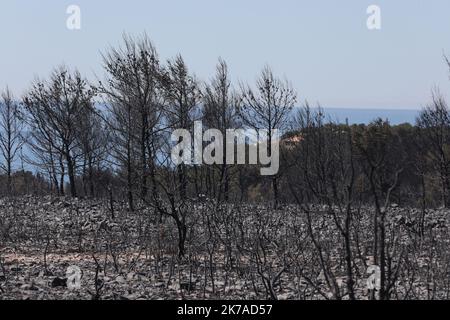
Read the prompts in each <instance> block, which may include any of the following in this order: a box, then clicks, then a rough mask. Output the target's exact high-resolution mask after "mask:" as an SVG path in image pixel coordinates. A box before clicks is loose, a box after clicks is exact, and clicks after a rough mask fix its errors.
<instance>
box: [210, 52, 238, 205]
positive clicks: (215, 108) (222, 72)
mask: <svg viewBox="0 0 450 320" xmlns="http://www.w3.org/2000/svg"><path fill="white" fill-rule="evenodd" d="M237 104H238V98H237V94H236V93H235V92H234V91H233V89H232V88H231V81H230V79H229V74H228V66H227V64H226V62H225V61H224V60H222V59H219V62H218V64H217V66H216V74H215V77H214V78H213V79H212V80H211V82H210V83H208V84H207V85H206V86H205V89H204V95H203V121H204V123H205V124H206V126H208V127H209V128H214V129H219V130H220V131H221V132H222V133H223V134H225V132H226V130H227V129H234V128H236V127H237V126H238V123H237V116H236V107H237ZM223 148H224V150H223V156H224V159H223V163H222V164H221V165H220V167H219V176H220V187H219V193H218V196H217V198H218V199H219V201H221V200H224V201H228V200H229V189H230V175H231V172H230V171H231V166H230V164H227V163H226V154H227V144H224V145H223ZM208 173H209V171H208Z"/></svg>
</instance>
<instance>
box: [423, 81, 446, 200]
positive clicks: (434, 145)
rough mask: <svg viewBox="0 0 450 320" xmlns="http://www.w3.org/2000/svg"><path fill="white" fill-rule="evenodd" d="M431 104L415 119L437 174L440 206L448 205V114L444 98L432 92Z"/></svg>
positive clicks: (437, 92) (436, 92)
mask: <svg viewBox="0 0 450 320" xmlns="http://www.w3.org/2000/svg"><path fill="white" fill-rule="evenodd" d="M432 97H433V102H432V103H431V104H430V105H428V106H427V107H425V108H424V109H423V110H422V112H421V113H420V115H419V117H418V118H417V126H418V128H419V129H422V130H420V133H421V135H422V137H423V138H424V140H425V141H426V142H427V144H428V148H427V149H428V150H429V156H430V157H431V160H432V165H433V167H434V170H435V171H436V172H437V173H438V175H439V179H440V186H441V198H442V205H443V206H444V207H448V206H449V205H450V195H449V188H450V159H449V155H448V151H447V146H448V144H449V143H450V112H449V108H448V105H447V102H446V101H445V99H444V97H443V96H442V95H441V94H440V93H439V91H438V90H435V91H433V94H432Z"/></svg>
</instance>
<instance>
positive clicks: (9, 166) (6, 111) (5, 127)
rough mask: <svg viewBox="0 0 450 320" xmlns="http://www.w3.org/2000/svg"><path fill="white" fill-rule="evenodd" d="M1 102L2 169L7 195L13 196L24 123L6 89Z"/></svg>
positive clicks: (15, 102) (0, 143) (17, 106)
mask: <svg viewBox="0 0 450 320" xmlns="http://www.w3.org/2000/svg"><path fill="white" fill-rule="evenodd" d="M1 98H2V101H1V102H0V153H1V156H2V159H3V161H2V162H0V168H1V169H2V170H3V171H4V172H5V173H6V176H7V185H6V188H7V193H8V194H9V195H10V194H12V172H13V166H14V162H15V161H16V160H17V156H18V152H19V151H20V150H21V148H22V146H23V144H24V137H23V129H24V123H23V119H22V115H21V114H20V113H21V112H20V108H19V104H18V102H17V101H15V100H14V97H13V96H12V93H11V91H10V90H9V89H8V88H6V90H5V91H4V92H3V93H2V97H1Z"/></svg>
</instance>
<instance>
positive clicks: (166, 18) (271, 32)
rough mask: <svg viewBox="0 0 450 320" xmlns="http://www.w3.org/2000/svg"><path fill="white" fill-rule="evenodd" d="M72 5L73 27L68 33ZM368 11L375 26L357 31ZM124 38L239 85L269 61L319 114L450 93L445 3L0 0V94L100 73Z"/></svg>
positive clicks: (202, 74)
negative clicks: (221, 62)
mask: <svg viewBox="0 0 450 320" xmlns="http://www.w3.org/2000/svg"><path fill="white" fill-rule="evenodd" d="M71 4H76V5H79V6H80V8H81V12H82V29H81V30H80V31H70V30H68V29H67V28H66V19H67V17H68V15H67V14H66V8H67V6H68V5H71ZM371 4H376V5H379V6H380V8H381V14H382V29H381V30H379V31H369V30H368V29H367V28H366V19H367V14H366V9H367V7H368V6H369V5H371ZM123 31H126V32H129V33H132V34H139V33H142V32H143V31H146V32H147V33H148V35H149V36H150V37H151V38H152V40H153V41H154V43H155V45H156V46H157V48H158V51H159V53H160V57H161V59H162V60H166V59H168V58H171V57H173V56H174V55H176V54H178V53H181V54H182V55H183V57H184V58H185V60H186V62H187V63H188V64H189V66H190V67H191V69H192V70H193V71H194V72H195V73H196V75H197V76H198V77H199V78H200V79H202V80H207V79H208V78H209V77H210V76H211V75H212V74H213V72H214V66H215V63H216V61H217V58H218V57H219V56H221V57H223V58H224V59H225V60H226V61H227V62H228V64H229V67H230V69H231V73H232V78H233V80H235V81H236V82H237V81H238V80H242V81H249V82H253V81H254V79H255V77H256V75H257V74H258V72H259V70H260V69H261V68H262V67H263V66H264V64H266V63H267V64H270V65H271V66H272V67H273V69H274V71H275V72H276V73H278V74H279V75H281V76H286V77H287V78H288V79H290V80H291V81H292V83H293V85H294V86H295V88H296V89H297V90H298V92H299V97H300V99H301V100H304V99H308V100H309V101H310V102H312V103H315V102H317V101H320V103H321V104H322V105H324V106H326V107H348V108H383V109H396V108H407V109H414V108H420V107H421V106H423V105H424V104H426V103H427V102H428V101H429V99H430V91H431V89H432V88H433V87H434V86H439V87H440V88H441V91H442V92H443V93H444V94H445V93H446V92H450V80H449V73H448V70H447V68H446V66H445V64H444V62H443V58H442V55H443V52H447V53H448V54H449V55H450V1H448V0H432V1H424V0H395V1H393V0H370V1H366V0H342V1H336V0H315V1H313V0H310V1H303V0H277V1H275V0H272V1H268V0H226V1H225V0H165V1H148V0H142V1H139V0H128V1H111V0H110V1H106V0H90V1H88V0H71V1H59V0H58V1H55V0H53V1H52V0H39V1H29V0H2V3H1V5H0V34H1V41H2V45H1V50H0V87H5V86H6V85H9V86H10V88H11V89H12V90H13V91H14V93H15V94H16V95H18V96H20V95H21V94H23V93H24V90H26V88H27V86H28V85H29V84H30V82H31V80H32V79H33V78H34V77H35V76H37V75H38V76H47V75H48V74H49V72H50V70H51V69H52V67H54V66H56V65H58V64H61V63H66V64H68V65H70V66H76V67H78V68H79V69H80V71H81V72H83V73H84V74H85V75H86V76H87V77H88V78H90V79H93V78H94V76H93V75H94V74H98V75H100V76H101V74H102V70H101V67H100V63H101V57H100V52H101V51H104V50H105V49H106V48H107V47H108V46H109V45H117V44H118V43H119V42H120V39H121V34H122V32H123Z"/></svg>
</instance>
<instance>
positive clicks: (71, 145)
mask: <svg viewBox="0 0 450 320" xmlns="http://www.w3.org/2000/svg"><path fill="white" fill-rule="evenodd" d="M93 96H94V91H93V90H91V89H90V87H89V86H88V83H87V81H86V80H84V79H83V78H82V77H81V75H80V73H79V72H78V71H74V72H73V73H70V72H69V70H68V69H67V68H66V67H64V66H62V67H60V68H58V69H56V70H54V71H53V73H52V75H51V77H50V79H49V81H41V80H37V81H36V82H35V83H34V84H33V86H32V88H31V89H30V90H29V92H28V93H27V94H26V96H25V97H24V99H23V101H24V107H25V109H26V111H27V125H28V126H29V128H30V129H31V137H30V139H31V143H30V145H31V147H32V148H35V151H36V152H37V153H39V152H41V151H44V152H46V153H47V156H46V157H45V158H43V159H46V160H50V161H51V164H50V165H51V166H54V163H55V159H54V157H55V156H56V157H58V156H59V159H58V160H59V161H60V165H61V170H64V165H65V166H66V167H67V174H68V178H69V184H70V193H71V195H72V196H73V197H76V196H77V189H76V185H75V176H76V166H77V163H76V161H77V158H78V156H79V155H78V154H77V153H76V150H77V147H78V139H77V133H78V126H79V125H80V123H81V118H82V116H83V115H84V114H86V113H88V112H92V101H91V100H92V98H93ZM63 160H64V162H65V163H64V165H63V163H62V162H63ZM56 161H57V160H56ZM61 176H63V175H61ZM61 183H63V182H62V181H61Z"/></svg>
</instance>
